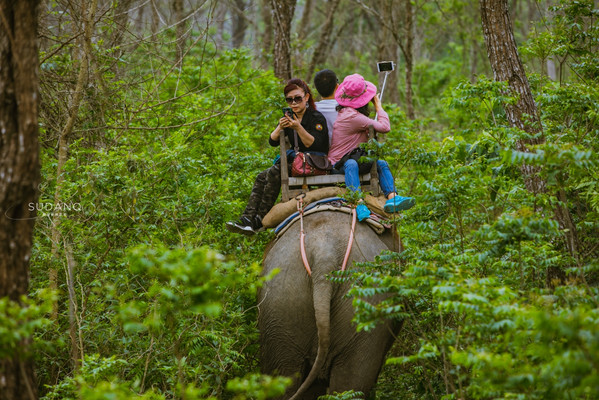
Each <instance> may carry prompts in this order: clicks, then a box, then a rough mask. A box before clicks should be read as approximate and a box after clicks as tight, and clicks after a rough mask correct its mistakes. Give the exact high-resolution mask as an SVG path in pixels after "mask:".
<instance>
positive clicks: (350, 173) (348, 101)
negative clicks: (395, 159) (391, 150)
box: [329, 74, 415, 221]
mask: <svg viewBox="0 0 599 400" xmlns="http://www.w3.org/2000/svg"><path fill="white" fill-rule="evenodd" d="M335 100H337V103H339V105H338V106H337V111H338V115H337V119H336V120H335V123H334V124H333V137H332V139H331V147H330V149H329V160H330V161H331V164H333V167H334V168H333V173H336V174H345V186H346V187H347V188H348V189H350V190H353V191H360V173H366V172H368V171H369V170H370V166H371V165H372V164H371V163H360V162H358V160H359V159H360V157H362V156H363V155H365V152H364V150H363V149H362V148H360V144H361V143H366V142H367V141H368V127H369V126H370V125H372V126H373V128H374V130H375V131H376V132H381V133H386V132H389V131H390V130H391V125H390V124H389V116H388V115H387V113H386V112H385V110H383V107H382V105H381V101H380V99H379V96H378V95H377V93H376V86H374V85H373V84H372V83H370V82H368V81H367V80H365V79H364V77H363V76H362V75H360V74H353V75H349V76H347V77H345V79H344V80H343V82H342V83H341V84H340V85H339V87H338V88H337V91H336V92H335ZM370 102H372V103H373V105H374V108H375V111H376V112H377V113H378V120H374V119H371V118H370V117H369V115H370V108H369V106H368V105H369V103H370ZM377 169H378V172H379V179H380V184H381V189H382V190H383V193H384V194H385V196H386V197H387V201H386V202H385V206H384V209H385V212H388V213H394V212H398V211H402V210H407V209H409V208H411V207H413V206H414V204H415V201H414V198H412V197H403V196H399V195H398V194H397V191H396V190H395V182H394V180H393V175H391V170H390V169H389V164H387V162H386V161H383V160H378V161H377ZM356 211H357V216H358V219H359V220H360V221H362V220H364V219H366V218H368V217H369V216H370V210H369V209H368V207H367V206H366V204H364V203H363V202H360V203H359V204H358V206H357V207H356Z"/></svg>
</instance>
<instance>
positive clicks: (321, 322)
mask: <svg viewBox="0 0 599 400" xmlns="http://www.w3.org/2000/svg"><path fill="white" fill-rule="evenodd" d="M300 225H301V224H300V223H299V222H295V223H294V224H293V225H292V226H291V227H289V229H288V230H287V231H286V232H284V233H283V234H282V235H281V236H280V237H279V238H277V239H275V240H274V241H273V243H271V244H270V247H268V248H267V249H266V251H265V255H264V260H263V271H262V273H263V274H264V275H268V274H271V273H272V272H273V271H274V270H275V269H279V270H280V272H278V273H277V274H276V275H274V277H273V278H272V279H271V280H267V281H266V282H265V283H264V284H263V286H262V287H261V288H260V290H259V292H258V329H259V331H260V368H261V371H262V373H264V374H268V375H281V376H288V377H291V378H292V379H293V384H292V385H291V386H290V387H289V388H288V389H287V391H286V393H285V395H284V396H283V397H281V398H280V399H292V400H297V399H310V400H314V399H316V398H318V396H321V395H324V394H332V393H334V392H338V393H341V392H344V391H347V390H354V391H360V392H363V393H364V394H365V396H366V398H369V397H368V396H373V393H372V388H373V387H374V385H375V383H376V380H377V377H378V374H379V372H380V370H381V367H382V365H383V363H384V360H385V355H386V353H387V352H388V350H389V349H390V347H391V345H392V344H393V340H394V338H395V337H396V334H397V333H398V332H399V329H400V328H401V321H390V320H388V321H385V322H384V323H383V324H378V325H377V326H376V327H375V328H374V329H373V330H370V331H368V332H366V331H361V332H357V331H356V325H355V323H354V322H352V318H353V316H354V309H353V306H352V299H351V298H348V297H347V296H345V295H346V293H347V291H348V289H349V286H350V283H348V282H346V283H342V284H340V283H333V282H332V281H331V280H330V279H328V275H330V274H331V272H333V271H335V270H338V269H339V268H340V266H341V264H342V262H343V259H344V256H345V252H346V250H347V246H348V238H349V234H350V229H351V216H348V214H345V213H342V212H339V211H331V210H327V211H321V212H316V213H313V214H310V215H306V216H305V217H304V220H303V225H304V232H305V234H306V237H305V248H306V256H307V260H308V263H309V266H310V268H311V270H312V273H311V276H310V275H308V273H307V270H306V268H305V267H304V264H303V262H302V258H301V254H300ZM354 232H355V240H354V243H353V246H352V249H351V253H350V257H349V262H348V264H347V265H348V268H350V267H351V266H352V265H353V262H361V261H372V260H374V258H375V257H376V256H377V255H379V254H380V253H381V251H382V250H386V249H391V250H397V249H398V245H399V243H400V242H399V240H398V236H396V237H395V239H394V236H395V235H393V234H392V233H391V232H390V230H386V231H385V233H384V234H383V235H377V234H376V233H375V232H374V231H373V230H372V229H371V228H370V227H369V226H368V225H367V224H365V223H361V222H358V223H356V226H355V230H354ZM380 296H381V295H379V297H378V298H374V299H373V300H374V301H380V300H381V299H382V297H380Z"/></svg>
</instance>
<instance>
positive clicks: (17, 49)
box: [0, 0, 40, 400]
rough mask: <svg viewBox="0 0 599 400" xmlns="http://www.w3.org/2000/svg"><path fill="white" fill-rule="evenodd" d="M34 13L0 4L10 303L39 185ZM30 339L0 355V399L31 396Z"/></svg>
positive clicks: (1, 196) (19, 280) (0, 282)
mask: <svg viewBox="0 0 599 400" xmlns="http://www.w3.org/2000/svg"><path fill="white" fill-rule="evenodd" d="M37 11H38V1H37V0H19V1H14V0H0V298H8V299H9V300H11V301H13V302H19V301H20V298H21V296H24V295H26V294H27V289H28V285H29V259H30V256H31V246H32V236H33V226H34V222H35V207H33V210H32V207H31V205H32V204H33V205H34V204H35V203H36V201H37V198H38V192H37V186H38V184H39V182H40V164H39V143H38V121H37V117H38V99H39V95H38V91H39V90H38V76H37V66H38V53H37V45H36V41H37ZM30 341H31V339H30V338H23V339H21V343H20V351H19V353H18V354H13V355H11V356H8V357H7V356H5V355H4V353H0V354H3V357H4V358H2V359H0V398H2V399H7V400H16V399H30V400H31V399H36V398H37V387H36V384H35V376H34V370H33V361H32V360H31V358H30V357H28V356H27V350H26V349H27V348H28V347H29V343H30Z"/></svg>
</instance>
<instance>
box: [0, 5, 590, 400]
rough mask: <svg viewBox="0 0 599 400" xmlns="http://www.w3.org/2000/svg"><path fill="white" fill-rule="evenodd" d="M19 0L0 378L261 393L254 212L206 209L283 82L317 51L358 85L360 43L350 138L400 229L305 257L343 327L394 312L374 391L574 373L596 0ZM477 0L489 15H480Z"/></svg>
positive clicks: (584, 350)
mask: <svg viewBox="0 0 599 400" xmlns="http://www.w3.org/2000/svg"><path fill="white" fill-rule="evenodd" d="M19 3H20V4H21V5H22V4H24V3H28V4H29V5H33V7H32V8H31V10H34V9H35V12H33V11H32V13H33V14H31V15H32V16H33V18H34V19H33V20H31V21H29V22H28V23H24V24H23V23H22V24H19V21H20V20H19V17H18V15H19V14H18V12H25V11H24V9H23V10H22V9H20V8H19V7H20V6H18V5H17V2H15V3H14V4H13V3H12V0H2V1H0V5H2V6H1V7H0V26H2V27H3V28H2V31H3V33H2V34H0V86H3V87H0V93H1V94H0V97H3V100H2V102H1V103H2V104H1V105H0V108H2V110H0V117H1V118H0V121H2V126H1V127H2V137H3V139H2V142H0V150H1V151H2V158H3V159H4V160H8V159H9V158H8V156H7V154H9V153H8V152H9V150H7V149H10V148H11V147H10V146H9V145H8V144H7V143H8V139H6V138H7V137H8V136H6V135H7V133H6V129H5V128H6V127H8V126H9V125H6V124H5V122H4V121H7V120H8V119H9V118H11V115H12V114H11V113H13V111H10V110H14V108H10V107H21V106H23V104H24V103H23V101H20V100H19V101H14V102H12V103H11V102H10V101H8V100H7V99H8V97H6V96H8V94H10V93H9V92H7V91H5V88H6V87H8V86H6V85H5V84H2V82H4V83H6V82H7V81H6V79H8V78H7V76H8V75H6V71H7V69H6V65H11V64H10V62H11V61H10V60H11V58H10V52H8V50H7V49H13V52H14V54H17V52H18V50H19V47H23V48H25V47H26V46H25V44H26V42H25V41H26V37H25V39H24V36H23V35H20V36H19V35H12V34H11V33H10V32H11V31H10V30H9V29H8V27H9V26H12V25H11V24H14V25H15V26H17V28H18V29H25V30H26V28H27V26H29V27H30V28H32V29H35V37H34V38H33V39H32V40H31V43H33V42H35V44H36V46H37V53H36V55H35V56H36V57H37V60H35V57H34V62H32V63H31V64H27V63H23V62H22V63H20V64H19V63H18V68H17V70H19V71H21V73H24V72H23V71H25V70H26V69H27V65H29V66H31V65H33V67H36V63H37V65H38V66H37V67H36V68H34V69H35V71H37V73H36V74H35V76H36V78H35V79H37V80H38V82H39V84H38V85H39V86H38V88H39V96H37V97H39V98H38V99H37V100H36V101H39V102H38V104H37V111H35V107H34V108H32V109H31V110H33V111H31V112H32V113H35V112H37V121H38V123H37V124H36V130H37V132H36V136H35V137H37V139H36V140H37V141H38V142H39V145H37V144H35V143H36V142H31V143H34V145H35V146H33V147H32V149H33V150H31V151H32V152H33V151H39V165H40V169H39V171H38V173H39V179H37V180H33V181H31V182H35V186H36V191H35V195H33V192H32V194H31V196H34V197H31V199H32V200H29V201H28V202H27V203H26V204H28V208H29V212H31V213H32V214H31V215H32V217H31V218H29V220H30V221H31V224H32V225H31V226H32V228H31V229H32V233H31V234H29V236H28V237H29V238H30V239H27V235H25V236H20V235H17V234H12V233H7V232H9V231H8V230H7V229H8V228H6V226H9V225H7V224H18V223H21V222H23V221H24V220H25V219H26V218H23V219H21V220H18V219H11V218H8V216H9V214H10V210H11V207H12V206H13V205H14V204H13V203H10V202H8V200H7V199H8V198H9V197H10V196H9V194H10V193H17V192H15V191H13V189H11V187H12V186H10V184H12V183H11V179H10V178H6V176H10V175H5V172H6V171H7V170H6V168H8V167H6V165H8V164H7V162H5V161H2V163H3V164H1V165H0V205H1V207H0V211H1V215H0V219H4V220H5V221H3V222H2V224H0V231H2V230H3V231H4V232H3V233H2V234H0V242H3V244H2V245H1V246H0V259H3V261H0V280H3V282H0V289H2V290H1V291H0V360H1V362H0V375H2V376H1V379H0V399H38V398H39V399H44V400H59V399H60V400H62V399H85V400H90V399H222V400H226V399H237V400H241V399H269V398H275V397H277V396H280V395H281V394H282V393H283V392H284V391H285V387H286V385H289V383H290V380H289V379H288V378H286V377H280V376H268V375H263V374H261V373H260V368H259V346H258V335H259V333H258V328H257V322H256V321H257V318H258V316H257V314H258V311H257V303H256V293H257V290H258V288H259V287H260V285H262V283H263V281H264V280H265V279H269V277H262V276H261V274H260V271H261V264H262V257H263V253H264V251H265V248H266V246H267V245H268V243H269V242H270V241H271V240H272V239H273V238H274V233H273V232H272V231H271V230H267V231H264V232H261V233H259V234H257V235H254V236H251V237H246V236H242V235H235V234H232V233H230V232H228V231H226V230H225V222H226V221H229V220H232V219H235V218H237V217H238V216H239V214H240V213H241V211H242V210H243V208H244V207H245V204H246V202H247V199H248V196H249V194H250V190H251V188H252V184H253V182H254V178H255V177H256V175H257V174H258V173H259V172H260V171H262V170H264V169H265V168H267V167H268V166H270V165H272V163H273V159H274V157H275V156H276V155H277V154H278V148H276V147H271V146H269V144H268V135H269V134H270V132H271V131H272V129H273V128H274V127H275V126H276V124H277V121H278V120H279V118H280V117H281V107H284V106H286V104H285V100H284V96H283V93H282V88H283V82H284V81H286V80H287V79H289V78H291V77H298V78H302V79H304V80H306V81H307V82H308V83H309V84H310V85H312V80H313V77H314V74H315V72H317V71H319V70H321V69H323V68H329V69H332V70H334V71H335V72H336V73H337V75H338V76H339V77H340V80H342V79H343V77H344V76H346V75H350V74H354V73H360V74H362V75H363V76H364V77H365V78H366V79H367V80H369V81H371V82H373V83H375V84H376V85H378V86H379V88H380V87H381V84H382V78H383V74H380V73H378V72H377V68H376V62H377V61H384V60H394V61H395V62H396V63H397V67H396V69H395V71H393V72H392V73H390V74H389V75H388V81H387V82H386V89H385V93H384V97H383V99H382V102H383V105H384V107H385V110H387V111H388V113H389V117H390V120H391V131H390V132H389V133H388V134H387V138H386V141H385V142H383V143H379V144H373V143H371V145H370V147H371V149H373V151H375V152H376V153H377V154H378V155H379V156H380V157H384V159H385V160H387V161H388V162H389V165H390V166H391V170H392V172H393V175H394V177H395V183H396V185H397V187H398V190H399V192H400V193H401V194H403V195H405V196H408V195H409V196H412V197H414V198H415V199H416V205H415V206H414V207H413V208H411V209H409V210H407V211H405V212H403V213H401V215H400V217H399V218H398V219H397V220H396V221H395V223H396V224H397V226H398V230H399V233H400V235H401V239H402V243H403V247H404V250H403V251H402V252H391V251H385V252H383V253H381V255H380V256H378V257H377V258H376V259H375V260H374V261H372V262H369V263H365V264H364V265H362V266H361V269H360V270H359V271H358V270H355V269H354V270H353V272H351V273H346V274H343V275H336V276H331V279H349V280H351V282H352V289H351V290H350V292H349V296H351V297H352V298H353V305H354V309H355V318H354V321H355V327H356V329H358V330H366V331H368V330H371V329H373V328H374V327H375V326H377V324H379V323H381V321H382V320H384V319H389V318H391V319H396V320H401V321H403V328H402V330H401V331H400V333H399V335H398V336H397V338H396V340H395V343H394V345H393V347H392V348H391V350H390V352H389V354H388V358H387V360H386V363H385V365H384V367H383V369H382V371H381V374H380V376H379V379H378V383H377V386H376V399H379V400H387V399H388V400H391V399H393V400H395V399H414V400H415V399H445V400H449V399H527V400H528V399H568V400H572V399H589V400H591V399H598V398H599V156H598V150H599V56H598V54H599V7H598V5H597V2H596V1H592V0H579V1H573V0H493V1H490V0H480V1H479V2H476V1H468V0H434V1H426V0H327V1H314V0H220V1H219V0H42V1H37V0H23V1H22V2H21V0H19ZM13 6H14V10H13V8H11V7H13ZM35 6H37V7H35ZM502 6H506V8H505V12H503V15H502V17H503V18H504V20H505V21H509V24H508V25H507V28H501V27H498V26H497V25H495V24H494V22H493V21H494V20H493V19H489V18H486V17H488V15H487V14H488V13H490V12H491V11H494V12H496V13H497V12H502V10H504V9H503V8H502ZM9 10H13V11H11V12H14V13H13V14H9V13H8V11H9ZM19 10H20V11H19ZM21 22H23V21H21ZM19 27H20V28H19ZM17 28H15V30H14V31H13V32H18V29H17ZM502 29H503V31H502ZM5 33H6V35H5ZM500 34H502V35H505V36H500ZM494 37H495V38H496V37H499V38H500V40H503V39H501V38H502V37H507V38H509V37H511V38H513V39H514V41H515V46H514V49H515V50H517V52H514V53H512V54H510V55H509V57H508V54H507V53H506V52H507V51H508V50H509V49H508V48H509V43H508V42H502V43H500V45H499V46H497V45H496V44H495V47H493V46H494V45H493V43H492V39H493V38H494ZM19 40H23V42H19ZM11 46H12V47H11ZM15 57H16V56H15ZM508 58H509V59H510V60H512V61H514V62H516V65H520V66H521V67H522V69H521V71H520V74H519V75H518V74H517V72H518V71H516V72H514V70H511V72H508V73H507V74H506V72H505V71H504V70H501V66H500V65H499V63H500V61H501V60H503V59H508ZM15 59H18V58H17V57H16V58H15ZM7 60H8V61H7ZM498 60H499V61H498ZM32 76H33V75H32ZM35 79H34V78H32V79H31V80H30V81H31V82H36V81H35ZM18 87H20V86H17V92H18ZM312 88H313V86H312ZM520 89H522V90H520ZM32 90H33V89H32ZM314 92H315V91H314ZM7 93H8V94H7ZM315 93H316V92H315ZM527 95H529V100H530V101H528V102H526V101H524V100H526V96H527ZM33 97H36V96H33ZM17 98H19V97H17ZM9 103H10V104H9ZM15 104H16V105H15ZM9 106H10V107H9ZM6 110H9V111H6ZM32 115H33V114H32ZM9 133H10V132H9ZM15 143H16V142H15ZM25 144H26V143H25ZM38 149H39V150H38ZM32 154H33V153H32ZM35 154H38V153H35ZM31 165H37V164H35V163H33V162H32V164H31ZM10 171H12V170H10ZM10 171H9V172H7V174H9V173H10ZM23 176H25V175H23ZM30 186H31V185H30ZM11 201H13V200H11ZM10 215H12V214H10ZM33 223H34V225H33ZM11 232H12V231H11ZM15 232H18V231H15ZM31 237H32V239H31ZM23 246H24V247H26V249H25V250H24V251H25V253H23V254H27V255H26V256H25V258H24V264H22V265H23V267H22V268H21V269H19V270H17V269H16V267H14V268H13V266H14V265H17V264H11V263H10V262H8V261H7V260H9V256H8V254H12V253H11V252H14V249H15V248H21V247H23ZM29 254H30V257H29ZM19 262H21V261H19ZM19 265H21V264H19ZM11 268H12V269H11ZM7 271H8V272H7ZM11 271H12V272H11ZM13 277H15V278H13ZM16 277H18V279H19V281H18V282H20V283H19V284H18V285H17V283H16V282H17V278H16ZM17 287H19V288H22V290H23V291H22V293H20V294H22V295H23V296H17V295H16V294H15V293H16V292H14V291H12V290H13V289H12V288H17ZM9 293H10V295H9ZM379 293H385V294H387V295H388V297H387V299H386V300H385V301H383V302H381V303H378V304H372V303H371V302H369V298H370V297H372V296H373V295H374V294H379ZM15 382H16V383H15ZM19 382H20V383H19ZM15 385H17V386H15ZM18 385H21V386H20V387H21V389H18V387H19V386H18ZM15 387H17V389H15ZM11 388H12V389H11ZM15 393H19V394H18V395H17V394H15ZM360 398H362V397H361V394H360V393H356V392H345V393H331V394H329V395H327V396H324V397H322V399H329V400H333V399H337V400H342V399H343V400H350V399H360Z"/></svg>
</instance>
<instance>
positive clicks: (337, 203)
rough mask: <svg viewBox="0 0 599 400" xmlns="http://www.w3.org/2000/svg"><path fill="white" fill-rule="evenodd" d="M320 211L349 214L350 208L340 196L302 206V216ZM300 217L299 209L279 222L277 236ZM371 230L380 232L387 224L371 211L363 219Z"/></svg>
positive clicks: (276, 229)
mask: <svg viewBox="0 0 599 400" xmlns="http://www.w3.org/2000/svg"><path fill="white" fill-rule="evenodd" d="M320 211H338V212H343V213H346V214H351V212H352V209H351V207H349V206H348V205H347V202H346V201H345V200H344V199H342V198H341V197H329V198H327V199H321V200H317V201H315V202H313V203H311V204H309V205H308V206H306V207H305V208H304V216H307V215H310V214H313V213H317V212H320ZM299 219H300V216H299V211H296V212H294V213H293V214H291V215H290V216H289V217H287V218H286V219H285V220H284V221H283V222H281V223H280V224H279V225H278V226H277V227H276V228H275V233H276V234H277V237H278V236H280V235H282V234H283V233H285V231H287V229H289V228H290V227H291V225H293V223H294V222H295V221H297V220H299ZM362 222H364V223H366V224H367V225H368V226H370V228H371V229H372V230H374V231H375V232H376V233H377V234H379V235H380V234H382V233H383V232H384V231H385V229H386V228H388V227H389V226H388V225H386V224H384V223H383V218H382V217H381V216H380V215H378V214H376V213H374V212H373V213H371V215H370V218H366V219H365V220H364V221H362Z"/></svg>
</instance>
